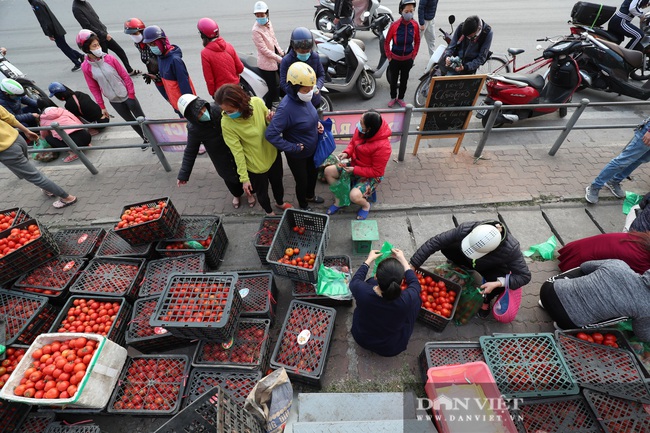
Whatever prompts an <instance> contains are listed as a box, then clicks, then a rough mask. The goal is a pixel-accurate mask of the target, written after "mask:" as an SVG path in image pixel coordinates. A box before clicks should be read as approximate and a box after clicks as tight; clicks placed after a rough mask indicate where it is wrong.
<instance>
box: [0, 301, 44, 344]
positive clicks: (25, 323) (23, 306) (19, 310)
mask: <svg viewBox="0 0 650 433" xmlns="http://www.w3.org/2000/svg"><path fill="white" fill-rule="evenodd" d="M52 310H53V307H51V306H50V305H48V303H47V298H46V297H44V296H36V295H31V294H27V293H19V292H16V291H7V290H0V316H3V317H4V319H5V325H6V340H5V341H6V344H7V345H10V344H14V343H16V344H27V345H29V344H31V343H32V341H33V340H34V337H35V336H34V335H33V330H35V329H41V327H42V325H43V322H44V321H46V320H47V318H48V315H49V314H51V311H52ZM50 323H51V322H50ZM41 332H43V331H42V330H41Z"/></svg>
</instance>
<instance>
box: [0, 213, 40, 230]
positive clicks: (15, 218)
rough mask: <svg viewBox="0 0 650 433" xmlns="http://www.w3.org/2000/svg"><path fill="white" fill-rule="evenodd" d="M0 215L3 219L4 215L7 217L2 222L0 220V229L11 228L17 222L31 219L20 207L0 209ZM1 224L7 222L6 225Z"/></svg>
mask: <svg viewBox="0 0 650 433" xmlns="http://www.w3.org/2000/svg"><path fill="white" fill-rule="evenodd" d="M0 216H2V217H3V219H4V217H8V218H7V220H6V221H4V222H3V221H2V220H0V231H2V230H7V229H8V228H11V227H13V226H15V225H17V224H20V223H22V222H25V221H27V220H30V219H32V217H30V216H29V214H28V213H27V212H26V211H25V210H24V209H23V208H20V207H14V208H11V209H5V210H0ZM1 224H7V226H6V227H5V226H4V225H1Z"/></svg>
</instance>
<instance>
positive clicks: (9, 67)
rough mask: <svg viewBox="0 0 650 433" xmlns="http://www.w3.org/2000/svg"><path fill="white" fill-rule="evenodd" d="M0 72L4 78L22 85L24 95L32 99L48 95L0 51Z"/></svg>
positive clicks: (0, 76)
mask: <svg viewBox="0 0 650 433" xmlns="http://www.w3.org/2000/svg"><path fill="white" fill-rule="evenodd" d="M0 73H2V75H4V77H6V78H11V79H13V80H16V81H18V82H19V83H20V85H21V86H23V89H25V95H26V96H29V97H30V98H32V99H37V98H41V97H42V98H47V97H48V96H47V95H48V94H47V93H45V92H44V91H43V90H42V89H41V88H40V87H38V86H37V85H36V83H35V82H34V80H30V79H29V78H27V76H26V75H25V74H23V73H22V72H21V70H20V69H18V68H17V67H16V66H15V65H14V64H12V63H11V62H10V61H9V59H7V57H6V55H5V54H3V53H2V52H0ZM2 75H0V78H3V77H2Z"/></svg>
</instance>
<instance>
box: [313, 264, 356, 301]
mask: <svg viewBox="0 0 650 433" xmlns="http://www.w3.org/2000/svg"><path fill="white" fill-rule="evenodd" d="M348 283H349V281H348V274H346V273H344V272H340V271H337V270H336V269H332V268H329V267H327V266H325V265H320V268H319V269H318V284H317V285H316V293H317V294H318V295H321V296H327V297H329V298H332V299H338V300H347V299H352V293H350V288H349V287H348Z"/></svg>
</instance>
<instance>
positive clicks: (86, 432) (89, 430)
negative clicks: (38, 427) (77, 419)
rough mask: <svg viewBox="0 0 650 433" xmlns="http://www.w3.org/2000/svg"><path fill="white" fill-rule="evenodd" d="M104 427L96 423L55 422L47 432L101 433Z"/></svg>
mask: <svg viewBox="0 0 650 433" xmlns="http://www.w3.org/2000/svg"><path fill="white" fill-rule="evenodd" d="M101 432H102V429H101V428H99V426H98V425H96V424H87V423H84V424H65V423H63V422H58V421H57V422H53V423H52V424H50V425H49V426H48V427H47V428H46V429H45V433H101Z"/></svg>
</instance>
